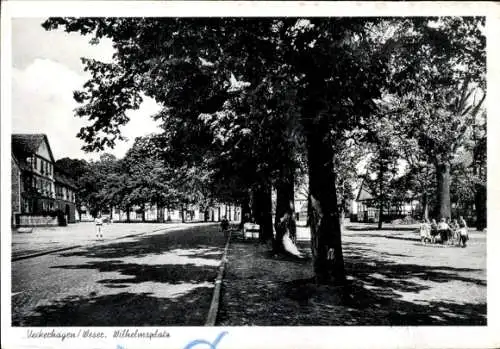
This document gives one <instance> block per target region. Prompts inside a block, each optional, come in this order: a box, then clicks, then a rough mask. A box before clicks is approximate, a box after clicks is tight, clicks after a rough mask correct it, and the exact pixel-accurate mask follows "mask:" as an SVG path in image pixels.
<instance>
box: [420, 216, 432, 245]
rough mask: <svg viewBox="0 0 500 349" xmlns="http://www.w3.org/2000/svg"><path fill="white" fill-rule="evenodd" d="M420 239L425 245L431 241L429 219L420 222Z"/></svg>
mask: <svg viewBox="0 0 500 349" xmlns="http://www.w3.org/2000/svg"><path fill="white" fill-rule="evenodd" d="M420 241H421V242H422V244H424V245H425V244H426V243H427V242H428V241H429V242H430V241H431V225H430V223H429V220H427V219H426V220H424V221H423V222H422V224H420Z"/></svg>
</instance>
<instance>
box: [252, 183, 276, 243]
mask: <svg viewBox="0 0 500 349" xmlns="http://www.w3.org/2000/svg"><path fill="white" fill-rule="evenodd" d="M271 194H272V193H271V186H270V185H268V184H266V185H262V186H260V187H259V188H258V189H256V190H255V191H254V212H255V213H254V214H255V220H256V223H257V224H258V225H260V231H259V240H260V241H261V242H267V241H270V240H271V241H272V240H273V216H272V212H271V211H272V205H273V204H272V196H271Z"/></svg>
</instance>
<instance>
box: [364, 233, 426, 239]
mask: <svg viewBox="0 0 500 349" xmlns="http://www.w3.org/2000/svg"><path fill="white" fill-rule="evenodd" d="M356 237H367V238H385V239H394V240H405V241H420V236H415V237H405V236H400V235H396V236H394V235H393V236H391V235H382V234H356Z"/></svg>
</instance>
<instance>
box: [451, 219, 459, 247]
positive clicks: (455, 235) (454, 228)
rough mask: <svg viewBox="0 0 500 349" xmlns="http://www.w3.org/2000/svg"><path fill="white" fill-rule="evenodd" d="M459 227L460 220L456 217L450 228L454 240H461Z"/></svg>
mask: <svg viewBox="0 0 500 349" xmlns="http://www.w3.org/2000/svg"><path fill="white" fill-rule="evenodd" d="M459 228H460V226H459V225H458V221H457V220H456V219H454V220H453V221H452V222H451V224H450V229H451V232H452V236H451V237H452V239H453V241H454V242H459V240H460V235H459V233H458V229H459Z"/></svg>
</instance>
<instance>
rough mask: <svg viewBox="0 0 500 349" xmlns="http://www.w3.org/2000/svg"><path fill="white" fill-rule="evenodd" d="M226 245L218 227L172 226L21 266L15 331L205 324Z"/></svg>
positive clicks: (15, 271)
mask: <svg viewBox="0 0 500 349" xmlns="http://www.w3.org/2000/svg"><path fill="white" fill-rule="evenodd" d="M130 226H133V225H130ZM137 228H139V225H136V229H137ZM116 234H117V235H119V233H116ZM26 235H28V234H26ZM30 235H31V234H30ZM122 235H127V234H122ZM224 242H225V241H224V236H223V234H222V233H220V232H219V231H218V226H217V225H215V224H184V225H183V227H182V230H179V227H178V226H175V225H165V230H162V231H156V232H149V233H147V234H144V235H141V236H135V237H126V238H123V239H119V240H115V241H113V240H108V241H104V242H101V243H95V242H92V244H89V245H87V246H85V247H81V248H77V249H72V250H69V251H64V252H58V253H54V254H48V255H44V256H39V257H35V258H29V259H24V260H19V261H15V262H13V263H12V322H13V326H166V325H169V326H170V325H203V323H204V321H205V319H206V315H207V311H208V308H209V305H210V301H211V297H212V290H213V282H214V279H215V277H216V273H217V267H218V266H219V264H220V259H221V257H222V252H223V248H224Z"/></svg>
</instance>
